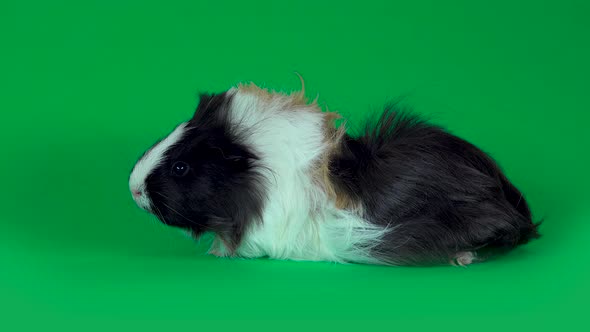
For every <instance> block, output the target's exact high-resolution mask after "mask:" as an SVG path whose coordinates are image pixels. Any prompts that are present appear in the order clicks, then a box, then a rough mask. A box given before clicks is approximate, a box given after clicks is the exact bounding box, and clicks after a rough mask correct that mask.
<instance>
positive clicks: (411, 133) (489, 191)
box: [129, 84, 539, 265]
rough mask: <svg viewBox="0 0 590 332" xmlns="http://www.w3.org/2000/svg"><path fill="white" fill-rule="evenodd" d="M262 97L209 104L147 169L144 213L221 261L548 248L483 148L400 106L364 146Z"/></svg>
mask: <svg viewBox="0 0 590 332" xmlns="http://www.w3.org/2000/svg"><path fill="white" fill-rule="evenodd" d="M337 118H338V116H337V115H336V114H335V113H331V112H323V111H322V110H321V109H320V107H319V106H318V105H317V103H316V102H311V103H310V102H308V101H307V100H306V98H305V95H304V92H303V91H301V92H296V93H292V94H283V93H278V92H272V91H268V90H265V89H262V88H259V87H257V86H256V85H254V84H249V85H239V86H237V87H234V88H232V89H230V90H228V91H226V92H223V93H219V94H203V95H201V98H200V102H199V105H198V106H197V109H196V111H195V113H194V115H193V117H192V118H191V119H190V120H188V121H186V122H183V123H181V124H180V125H178V126H177V127H176V128H175V129H174V130H173V131H172V132H171V133H170V134H169V135H168V136H167V137H166V138H164V139H162V140H160V141H158V142H157V143H156V144H155V145H153V146H152V147H151V148H150V149H149V150H147V151H146V152H145V153H144V155H143V156H142V157H141V158H140V159H139V161H138V162H137V163H136V165H135V167H134V168H133V171H132V172H131V175H130V178H129V188H130V190H131V193H132V196H133V199H134V200H135V202H136V203H137V205H138V206H139V207H141V208H142V209H144V210H146V211H148V212H150V213H152V214H154V215H155V216H157V217H158V218H159V219H160V220H161V221H162V222H163V223H164V224H166V225H170V226H174V227H177V228H180V229H183V230H185V231H188V232H189V233H190V234H192V235H193V236H194V237H195V238H198V237H199V236H200V235H202V234H203V233H205V232H211V233H213V234H215V239H214V241H213V244H212V246H211V249H210V253H212V254H214V255H218V256H235V257H246V258H255V257H270V258H274V259H290V260H308V261H333V262H341V263H364V264H384V265H433V264H455V265H467V264H471V263H473V262H479V261H483V260H485V259H486V258H489V257H492V256H495V255H497V254H501V253H506V252H507V251H510V250H511V249H513V248H516V247H518V246H519V245H523V244H525V243H527V242H528V241H529V240H531V239H535V238H538V237H539V233H538V231H537V228H538V223H534V222H533V221H532V219H531V212H530V210H529V207H528V205H527V202H526V201H525V199H524V197H523V195H522V194H521V193H520V191H519V190H518V189H517V188H516V187H515V186H514V185H513V184H511V182H510V181H509V180H508V179H507V178H506V176H505V175H504V174H503V173H502V171H501V170H500V168H499V167H498V165H497V164H496V163H495V162H494V161H493V160H492V159H491V158H490V157H489V156H488V155H486V154H485V153H484V152H482V151H481V150H480V149H478V148H477V147H475V146H474V145H472V144H470V143H468V142H466V141H465V140H463V139H461V138H458V137H456V136H454V135H452V134H450V133H448V132H446V131H445V130H443V129H442V128H440V127H438V126H435V125H432V124H429V123H428V122H426V121H424V120H422V119H420V118H419V117H417V116H416V115H412V114H409V113H408V112H405V111H404V112H402V111H400V110H399V109H397V108H396V107H395V105H393V106H390V107H387V108H386V109H385V111H384V113H383V115H381V117H380V118H379V119H378V120H376V121H370V119H369V121H367V125H366V129H365V130H364V132H363V133H362V134H361V135H357V136H351V135H349V134H347V132H346V130H345V127H344V125H341V126H339V127H337V126H336V124H335V119H337Z"/></svg>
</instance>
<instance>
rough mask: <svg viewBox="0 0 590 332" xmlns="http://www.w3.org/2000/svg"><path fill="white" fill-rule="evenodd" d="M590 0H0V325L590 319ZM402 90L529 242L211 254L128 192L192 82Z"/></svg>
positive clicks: (347, 102)
mask: <svg viewBox="0 0 590 332" xmlns="http://www.w3.org/2000/svg"><path fill="white" fill-rule="evenodd" d="M589 9H590V2H588V1H567V0H562V1H498V0H496V1H473V0H472V1H369V0H367V1H348V2H347V1H338V2H329V1H320V0H315V1H287V0H282V1H235V2H230V1H198V0H194V1H185V2H175V1H170V2H166V1H158V2H152V1H69V2H65V1H3V2H2V3H1V4H0V142H1V143H0V144H1V154H0V158H1V161H0V206H1V209H0V324H1V326H2V327H0V329H1V330H2V331H22V330H37V331H38V330H50V331H52V330H59V331H64V330H72V331H86V330H94V329H96V330H100V331H113V330H130V331H135V330H139V331H147V330H163V331H177V330H182V331H205V330H219V329H222V330H226V329H228V330H240V331H241V330H249V329H253V330H269V331H283V330H296V331H307V330H323V331H332V330H336V331H340V330H378V331H418V330H428V331H433V330H434V331H439V330H449V331H517V330H518V331H529V330H530V331H573V330H579V331H581V330H586V329H587V330H590V327H589V326H590V322H589V320H590V304H589V300H588V299H589V298H590V286H589V282H590V264H589V263H590V259H589V257H590V220H589V217H590V194H589V190H588V188H589V185H590V177H589V176H588V170H589V166H590V165H589V164H590V163H589V161H590V156H589V150H590V139H589V136H590V135H589V133H588V125H589V124H590V122H589V120H590V116H589V111H590V98H589V91H590V90H589V86H590V85H589V83H588V82H589V80H588V78H589V77H590V65H589V59H590V46H589V44H590V43H589V41H590V37H589V36H590V35H589V32H590V29H589V28H590V23H589V22H590V20H589V19H588V17H589V14H590V10H589ZM295 71H297V72H299V73H301V74H302V75H303V77H304V78H305V81H306V87H307V91H308V95H309V96H310V97H314V96H315V95H317V94H319V98H320V99H319V100H320V102H321V103H322V105H324V106H326V107H329V109H330V110H336V111H339V112H340V113H342V114H343V115H344V116H345V117H347V118H349V119H350V123H352V124H354V123H355V122H356V123H358V121H360V120H362V119H363V118H365V117H367V116H370V115H371V114H375V112H376V111H378V110H379V109H380V108H381V107H382V106H383V104H385V103H386V102H387V101H388V100H391V99H395V98H397V97H399V96H405V98H406V99H405V101H406V104H408V105H411V106H412V107H414V108H415V110H416V112H418V113H420V114H425V115H427V116H428V117H430V118H432V119H433V120H434V121H436V122H437V123H440V124H442V125H444V126H446V127H447V128H448V129H449V130H451V131H452V132H453V133H455V134H457V135H459V136H461V137H464V138H466V139H468V140H470V141H472V142H474V143H475V144H477V145H478V146H480V147H481V148H483V149H484V150H486V151H488V152H489V153H490V154H491V155H492V156H493V157H494V158H496V159H497V160H498V161H499V163H500V164H501V165H502V167H503V168H504V169H505V171H506V172H507V174H508V176H509V177H510V178H511V179H512V180H513V181H514V183H515V184H516V185H517V186H518V187H519V188H521V189H522V191H523V192H524V193H525V194H526V197H527V198H528V199H529V201H530V204H531V207H532V209H533V212H534V215H535V217H536V218H545V219H546V221H545V224H544V225H543V227H542V229H541V230H542V233H543V234H544V236H543V238H542V239H541V240H538V241H535V242H533V243H531V244H530V245H528V246H526V247H524V248H522V249H519V250H517V251H515V252H514V253H512V254H511V255H509V256H506V257H505V258H503V259H500V260H497V261H493V262H489V263H485V264H481V265H474V266H470V267H468V268H455V267H435V268H404V267H376V266H360V265H335V264H329V263H296V262H281V261H270V260H250V261H249V260H230V259H218V258H214V257H210V256H206V255H205V254H204V251H205V247H206V243H205V242H202V243H200V244H196V243H194V242H192V241H191V240H189V239H188V238H186V237H184V236H183V235H181V234H179V232H178V231H175V230H173V229H170V228H166V227H164V226H162V225H160V224H159V223H158V222H157V221H156V220H155V218H154V217H152V216H150V215H148V214H146V213H144V212H142V211H141V210H139V209H138V208H137V207H136V206H135V205H134V203H133V201H132V199H131V196H130V194H129V192H128V186H127V180H128V175H129V172H130V170H131V168H132V166H133V164H134V162H135V161H136V159H137V157H138V156H139V155H140V154H141V153H142V152H143V151H144V150H145V149H146V148H147V147H148V146H149V145H151V144H152V143H153V142H154V141H155V140H156V139H157V138H160V137H161V136H162V135H165V134H167V133H168V132H169V131H170V130H171V129H172V128H173V127H174V126H175V125H176V124H177V123H178V122H180V121H183V120H185V119H187V118H188V117H189V116H191V114H192V112H193V109H194V107H195V106H196V103H197V101H198V99H197V93H198V92H200V91H210V92H219V91H223V90H225V89H227V88H229V87H231V86H232V85H234V84H236V83H238V82H243V81H254V82H256V83H257V84H259V85H263V86H266V87H270V88H274V89H278V90H284V91H288V90H293V89H298V88H299V86H300V84H299V80H298V78H297V77H296V76H295V75H294V72H295Z"/></svg>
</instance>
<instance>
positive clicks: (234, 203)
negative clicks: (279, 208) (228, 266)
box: [146, 93, 264, 250]
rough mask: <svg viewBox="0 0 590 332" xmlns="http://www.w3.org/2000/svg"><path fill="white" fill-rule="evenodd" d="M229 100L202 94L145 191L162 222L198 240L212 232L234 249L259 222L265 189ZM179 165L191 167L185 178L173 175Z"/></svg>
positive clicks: (149, 177) (253, 156) (255, 158)
mask: <svg viewBox="0 0 590 332" xmlns="http://www.w3.org/2000/svg"><path fill="white" fill-rule="evenodd" d="M230 101H231V97H229V96H228V95H227V94H225V93H223V94H217V95H201V99H200V102H199V105H198V107H197V110H196V112H195V115H194V116H193V118H192V119H191V120H190V121H189V122H188V126H187V127H188V130H187V131H186V133H185V135H184V136H183V137H182V139H181V140H180V141H179V142H178V143H177V144H175V145H174V146H173V147H171V148H170V149H169V151H167V152H166V154H165V156H164V160H163V162H162V163H161V164H160V165H159V166H158V167H157V168H156V169H155V170H154V171H153V172H152V173H151V174H150V175H148V177H147V179H146V189H147V194H148V196H149V197H150V199H151V201H152V210H153V212H154V214H156V215H157V216H158V217H159V218H160V220H161V221H162V222H164V223H165V224H167V225H171V226H176V227H180V228H184V229H189V230H191V231H192V232H193V233H194V234H195V235H197V236H198V235H200V234H202V233H203V232H207V231H213V232H215V233H217V234H218V235H220V236H221V237H222V238H223V240H224V242H225V244H226V245H227V246H228V247H229V249H230V250H234V249H235V248H236V247H237V246H238V245H239V243H240V241H241V238H242V235H243V234H244V232H245V231H246V230H247V228H248V227H249V226H250V224H251V223H252V222H255V221H256V220H260V217H261V213H262V209H263V205H264V192H263V191H264V185H263V183H261V179H262V177H260V176H259V174H258V173H257V171H256V169H257V167H256V163H257V161H258V158H257V156H256V155H255V154H254V153H253V152H252V151H250V150H249V149H248V147H246V146H244V145H242V144H241V143H240V142H241V141H243V140H240V137H238V135H237V134H236V133H233V132H232V131H231V130H230V127H229V124H228V116H227V114H228V107H229V103H230ZM176 162H183V163H186V164H188V165H189V167H190V170H189V171H188V173H187V174H186V175H184V176H180V177H179V176H175V175H174V172H173V171H172V168H173V165H174V164H175V163H176ZM177 165H178V164H177ZM183 165H184V164H183Z"/></svg>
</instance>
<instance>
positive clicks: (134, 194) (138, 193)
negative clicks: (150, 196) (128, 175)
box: [131, 190, 141, 198]
mask: <svg viewBox="0 0 590 332" xmlns="http://www.w3.org/2000/svg"><path fill="white" fill-rule="evenodd" d="M131 195H133V197H134V198H140V197H141V191H139V190H131Z"/></svg>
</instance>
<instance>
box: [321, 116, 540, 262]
mask: <svg viewBox="0 0 590 332" xmlns="http://www.w3.org/2000/svg"><path fill="white" fill-rule="evenodd" d="M342 151H343V152H342V153H341V155H340V156H338V157H336V158H335V159H334V160H333V161H332V163H331V171H332V180H333V181H334V183H335V184H336V186H337V188H338V189H339V190H341V191H343V192H344V193H345V194H347V195H349V196H352V197H353V198H356V199H357V200H359V201H360V202H362V204H363V205H364V207H365V211H366V212H365V213H366V215H365V217H366V218H367V219H368V220H369V221H370V222H373V223H376V224H379V225H384V226H385V225H388V226H390V227H391V229H392V231H391V232H389V234H388V235H387V236H386V238H385V240H384V241H383V243H381V244H380V245H379V246H378V247H377V249H376V250H375V252H374V254H375V255H376V256H378V257H380V258H381V259H383V260H385V261H387V262H390V263H394V264H403V265H407V264H409V265H424V264H438V263H448V262H449V261H451V260H452V259H453V257H454V256H455V254H457V253H458V252H463V251H474V252H476V253H477V254H478V256H479V257H480V258H482V257H487V256H490V255H492V254H496V253H499V252H505V251H508V250H510V249H512V248H514V247H516V246H518V245H521V244H524V243H526V242H528V241H529V240H530V239H533V238H537V237H538V236H539V234H538V232H537V226H538V225H537V224H534V223H533V222H532V220H531V213H530V211H529V208H528V205H527V202H526V201H525V199H524V197H523V196H522V194H521V193H520V192H519V191H518V189H517V188H515V187H514V186H513V185H512V184H511V183H510V182H509V181H508V179H506V177H505V176H504V174H503V173H502V171H501V170H500V168H499V167H498V166H497V164H496V163H495V162H494V161H493V160H492V159H491V158H490V157H489V156H488V155H486V154H485V153H484V152H482V151H481V150H480V149H478V148H477V147H475V146H473V145H472V144H470V143H468V142H466V141H464V140H462V139H460V138H458V137H456V136H453V135H451V134H449V133H447V132H445V131H444V130H442V129H441V128H439V127H436V126H433V125H430V124H428V123H426V122H425V121H422V120H421V119H419V118H418V117H416V116H413V115H409V114H407V112H401V111H399V110H397V109H396V107H395V106H392V107H390V108H388V109H386V111H385V113H384V114H383V116H382V117H381V118H380V119H379V121H378V123H377V124H372V125H368V126H367V129H366V130H365V133H364V134H363V135H362V136H360V137H350V136H347V137H346V138H345V140H344V141H343V147H342Z"/></svg>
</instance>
